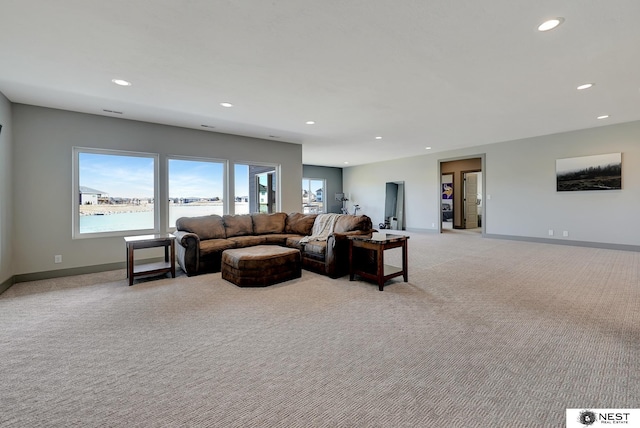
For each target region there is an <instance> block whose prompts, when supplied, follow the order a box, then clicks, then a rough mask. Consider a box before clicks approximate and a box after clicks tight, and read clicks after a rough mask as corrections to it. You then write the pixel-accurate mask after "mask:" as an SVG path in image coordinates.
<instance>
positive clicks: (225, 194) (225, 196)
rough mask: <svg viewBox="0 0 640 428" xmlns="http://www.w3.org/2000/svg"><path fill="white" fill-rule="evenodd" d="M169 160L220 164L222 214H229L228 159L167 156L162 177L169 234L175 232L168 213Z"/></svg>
mask: <svg viewBox="0 0 640 428" xmlns="http://www.w3.org/2000/svg"><path fill="white" fill-rule="evenodd" d="M171 160H181V161H194V162H209V163H220V164H222V180H223V183H222V213H223V214H227V213H228V212H229V206H230V205H229V160H228V159H218V158H206V157H202V156H181V155H167V157H166V159H165V171H166V174H165V177H164V185H165V189H166V193H167V198H166V199H167V224H166V227H167V230H168V231H169V232H175V231H176V227H175V225H174V226H172V225H171V214H170V213H169V209H170V204H169V198H170V197H171V196H170V195H169V191H170V189H169V174H170V171H169V161H171Z"/></svg>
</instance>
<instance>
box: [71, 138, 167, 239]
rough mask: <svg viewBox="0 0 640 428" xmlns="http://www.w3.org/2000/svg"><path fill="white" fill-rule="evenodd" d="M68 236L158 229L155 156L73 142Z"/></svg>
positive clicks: (146, 231) (156, 162)
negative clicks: (71, 216) (71, 228)
mask: <svg viewBox="0 0 640 428" xmlns="http://www.w3.org/2000/svg"><path fill="white" fill-rule="evenodd" d="M73 153H74V180H73V182H74V186H73V192H74V195H75V197H74V202H73V204H74V210H73V220H74V222H73V224H74V227H73V237H74V238H81V237H93V236H104V235H116V236H118V235H123V234H125V233H123V232H127V233H131V232H132V231H136V233H140V232H145V233H153V232H157V231H158V206H157V202H158V186H157V183H158V156H157V155H155V154H148V153H134V152H124V151H112V150H97V149H86V148H78V147H75V148H74V149H73Z"/></svg>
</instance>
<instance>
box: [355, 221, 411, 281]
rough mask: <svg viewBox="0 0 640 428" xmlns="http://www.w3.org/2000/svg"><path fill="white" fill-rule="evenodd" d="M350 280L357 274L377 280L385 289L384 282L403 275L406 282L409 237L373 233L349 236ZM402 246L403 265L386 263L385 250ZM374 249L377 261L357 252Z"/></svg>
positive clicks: (407, 279) (407, 277)
mask: <svg viewBox="0 0 640 428" xmlns="http://www.w3.org/2000/svg"><path fill="white" fill-rule="evenodd" d="M348 238H349V280H350V281H353V278H354V276H355V275H359V276H361V277H363V278H366V279H370V280H373V281H375V282H376V283H377V284H378V289H379V290H380V291H382V290H383V289H384V283H385V282H387V281H388V280H390V279H391V278H395V277H396V276H403V277H404V282H408V281H409V273H408V269H407V239H409V237H408V236H405V235H394V234H390V233H388V234H373V235H355V236H349V237H348ZM399 247H400V248H402V267H396V266H389V265H385V264H384V250H389V249H391V248H399ZM359 248H361V249H365V250H373V251H375V253H376V257H375V261H373V262H367V260H365V259H366V257H363V254H357V252H358V251H359V250H358V249H359Z"/></svg>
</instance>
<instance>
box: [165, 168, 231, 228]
mask: <svg viewBox="0 0 640 428" xmlns="http://www.w3.org/2000/svg"><path fill="white" fill-rule="evenodd" d="M168 167H169V168H168V170H169V227H170V228H173V227H175V226H176V220H177V219H179V218H180V217H197V216H203V215H210V214H218V215H223V214H224V213H225V212H227V211H228V210H227V209H225V205H226V204H225V199H226V196H225V192H224V189H225V185H224V183H225V176H226V171H225V170H226V161H222V160H208V159H179V158H173V159H169V163H168Z"/></svg>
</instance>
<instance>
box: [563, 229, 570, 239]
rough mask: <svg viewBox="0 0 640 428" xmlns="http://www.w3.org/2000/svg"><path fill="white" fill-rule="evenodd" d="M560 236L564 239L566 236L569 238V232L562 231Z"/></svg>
mask: <svg viewBox="0 0 640 428" xmlns="http://www.w3.org/2000/svg"><path fill="white" fill-rule="evenodd" d="M562 236H564V237H565V238H566V237H567V236H569V231H568V230H564V231H563V232H562Z"/></svg>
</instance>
